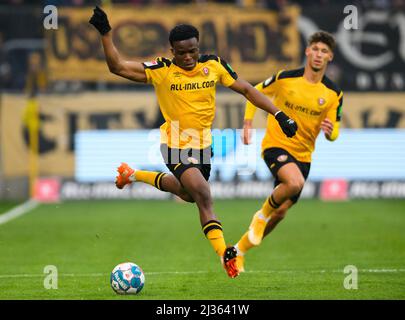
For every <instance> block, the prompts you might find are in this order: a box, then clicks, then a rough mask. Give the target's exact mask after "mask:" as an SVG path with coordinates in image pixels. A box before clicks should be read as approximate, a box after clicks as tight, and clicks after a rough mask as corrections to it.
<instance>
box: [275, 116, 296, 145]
mask: <svg viewBox="0 0 405 320" xmlns="http://www.w3.org/2000/svg"><path fill="white" fill-rule="evenodd" d="M275 117H276V120H277V121H278V124H279V125H280V127H281V130H283V132H284V134H285V135H286V136H287V137H289V138H292V137H294V136H295V132H296V131H297V130H298V126H297V124H296V123H295V121H294V120H293V119H290V118H289V117H287V116H286V114H285V113H284V112H283V111H278V112H277V113H276V115H275Z"/></svg>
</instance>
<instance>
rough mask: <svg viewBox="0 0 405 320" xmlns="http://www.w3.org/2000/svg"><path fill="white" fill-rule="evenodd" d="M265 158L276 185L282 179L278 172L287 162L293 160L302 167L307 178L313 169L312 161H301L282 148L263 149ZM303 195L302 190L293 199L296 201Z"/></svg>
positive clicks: (302, 171)
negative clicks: (279, 177)
mask: <svg viewBox="0 0 405 320" xmlns="http://www.w3.org/2000/svg"><path fill="white" fill-rule="evenodd" d="M263 159H264V162H265V163H266V165H267V167H268V168H269V169H270V171H271V174H272V175H273V177H274V179H275V181H274V187H276V186H278V185H279V184H280V183H281V181H280V180H279V179H278V176H277V172H278V170H280V168H281V167H282V166H284V165H286V164H287V163H290V162H293V163H295V164H296V165H297V166H298V168H299V169H300V171H301V173H302V175H303V177H304V179H305V180H307V178H308V175H309V170H310V169H311V163H310V162H301V161H298V160H297V159H295V158H294V157H293V156H292V155H291V154H290V153H289V152H287V151H286V150H284V149H281V148H269V149H266V150H264V151H263ZM300 195H301V192H300V193H298V194H297V195H295V196H293V197H291V198H290V199H291V201H292V202H293V203H296V202H297V201H298V199H299V197H300Z"/></svg>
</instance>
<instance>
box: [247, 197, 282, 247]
mask: <svg viewBox="0 0 405 320" xmlns="http://www.w3.org/2000/svg"><path fill="white" fill-rule="evenodd" d="M278 207H279V204H277V203H276V202H275V201H274V198H273V195H271V196H270V197H268V198H267V199H266V201H265V202H264V203H263V206H262V208H261V209H260V210H259V211H257V212H256V213H255V215H254V216H253V219H252V222H251V223H250V226H249V231H248V237H249V241H250V242H251V243H252V244H253V245H255V246H258V245H259V244H260V243H261V242H262V239H263V234H264V229H265V228H266V225H267V223H268V222H269V221H270V218H271V214H272V213H273V212H274V211H275V210H277V208H278Z"/></svg>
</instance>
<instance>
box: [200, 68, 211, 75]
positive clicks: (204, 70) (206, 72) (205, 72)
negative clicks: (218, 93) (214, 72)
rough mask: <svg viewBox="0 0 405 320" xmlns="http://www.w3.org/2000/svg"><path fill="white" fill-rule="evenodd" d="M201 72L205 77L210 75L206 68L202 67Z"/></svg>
mask: <svg viewBox="0 0 405 320" xmlns="http://www.w3.org/2000/svg"><path fill="white" fill-rule="evenodd" d="M202 71H203V73H204V74H205V75H206V76H208V74H209V73H210V70H209V69H208V68H207V67H204V68H203V69H202Z"/></svg>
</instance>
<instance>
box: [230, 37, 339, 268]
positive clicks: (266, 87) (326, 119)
mask: <svg viewBox="0 0 405 320" xmlns="http://www.w3.org/2000/svg"><path fill="white" fill-rule="evenodd" d="M334 48H335V40H334V38H333V36H332V35H331V34H329V33H327V32H325V31H319V32H316V33H314V34H313V35H312V36H311V37H310V39H309V41H308V46H307V48H306V50H305V55H306V63H305V67H304V68H300V69H296V70H288V71H280V72H278V73H277V74H275V75H274V76H273V77H271V78H269V79H267V80H265V81H263V82H261V83H259V84H258V85H257V86H256V88H257V89H258V90H259V91H261V92H263V93H264V94H266V95H267V96H269V97H271V98H272V99H273V102H274V103H275V105H277V106H279V107H280V109H281V110H282V111H283V112H285V114H287V115H288V116H289V117H291V118H293V119H294V120H295V121H296V122H297V124H298V128H299V129H298V131H297V134H296V135H295V136H294V137H293V138H291V139H286V138H285V135H283V134H282V132H281V131H280V129H279V128H278V126H277V125H276V122H275V121H274V119H273V118H272V117H268V119H267V129H266V133H265V136H264V138H263V141H262V157H263V159H264V161H265V163H266V165H267V166H268V168H269V169H270V171H271V173H272V175H273V176H274V179H275V183H274V189H273V191H272V192H271V195H270V196H269V197H268V198H267V199H266V201H265V202H264V203H263V205H262V207H261V208H260V210H259V211H257V212H256V214H255V215H254V217H253V219H252V222H251V224H250V226H249V229H248V231H247V232H246V233H245V234H244V235H243V236H242V237H241V239H240V240H239V242H238V243H237V244H236V245H235V248H236V251H237V258H236V260H237V268H238V271H239V272H241V271H243V270H244V255H245V253H246V252H247V251H248V250H249V249H251V248H253V247H254V246H257V245H259V244H260V243H261V241H262V239H263V237H265V236H266V235H267V234H269V233H270V232H271V231H272V230H273V229H274V228H275V226H276V225H277V224H278V223H279V222H280V221H281V220H282V219H283V218H284V216H285V215H286V213H287V211H288V209H289V208H290V207H291V206H292V205H294V204H295V203H296V202H297V201H298V199H299V197H300V194H301V190H302V188H303V187H304V183H305V180H306V179H307V177H308V174H309V170H310V166H311V156H312V152H313V151H314V148H315V140H316V138H317V136H318V134H319V133H320V131H321V130H322V131H323V132H324V134H325V137H326V139H328V140H330V141H333V140H335V139H337V137H338V135H339V124H340V119H341V115H342V103H343V93H342V91H341V90H340V89H339V88H338V87H337V86H336V85H335V84H334V83H333V82H332V81H331V80H330V79H329V78H328V77H326V76H325V71H326V67H327V65H328V63H329V62H330V61H331V60H332V59H333V50H334ZM255 111H256V107H255V106H254V104H252V103H251V102H247V104H246V111H245V120H244V131H243V141H244V143H245V144H249V143H250V129H251V128H252V119H253V117H254V114H255Z"/></svg>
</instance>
